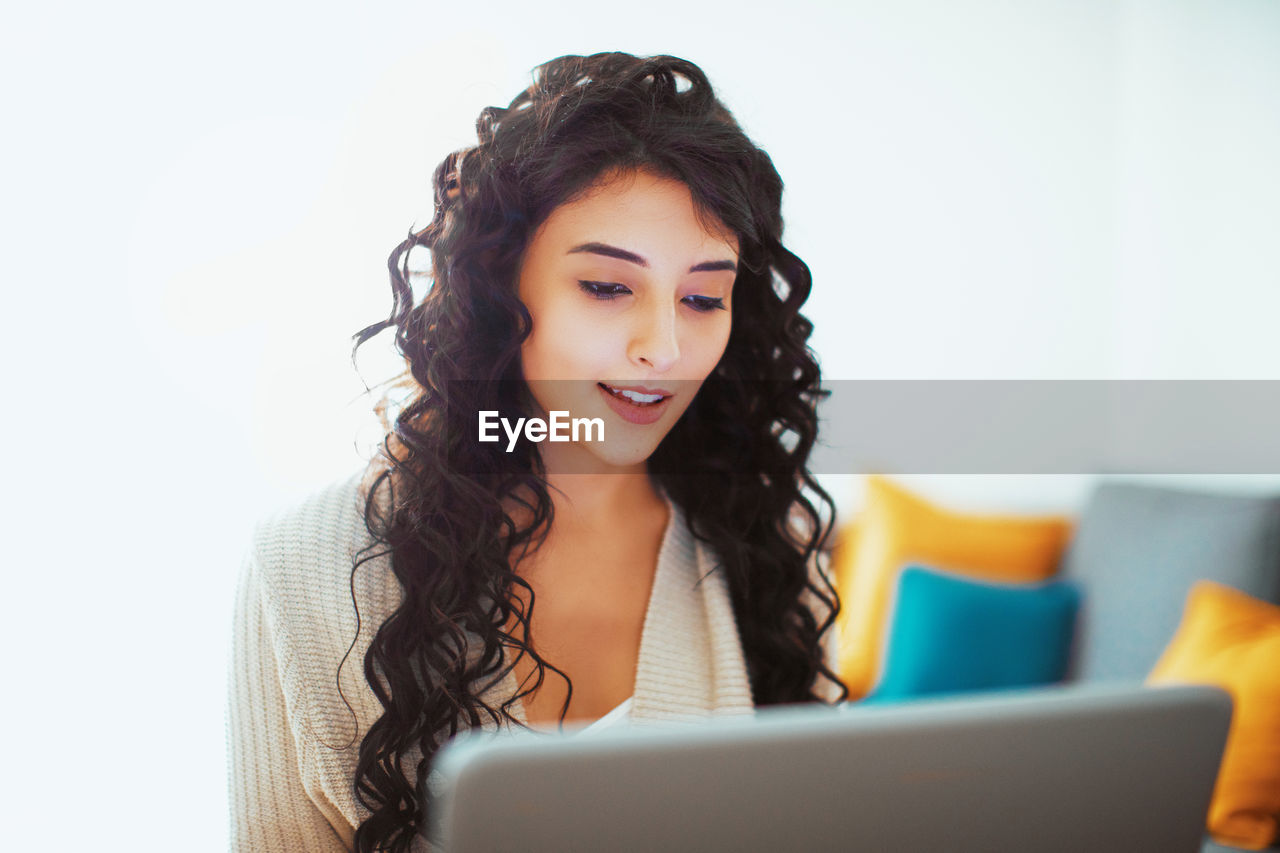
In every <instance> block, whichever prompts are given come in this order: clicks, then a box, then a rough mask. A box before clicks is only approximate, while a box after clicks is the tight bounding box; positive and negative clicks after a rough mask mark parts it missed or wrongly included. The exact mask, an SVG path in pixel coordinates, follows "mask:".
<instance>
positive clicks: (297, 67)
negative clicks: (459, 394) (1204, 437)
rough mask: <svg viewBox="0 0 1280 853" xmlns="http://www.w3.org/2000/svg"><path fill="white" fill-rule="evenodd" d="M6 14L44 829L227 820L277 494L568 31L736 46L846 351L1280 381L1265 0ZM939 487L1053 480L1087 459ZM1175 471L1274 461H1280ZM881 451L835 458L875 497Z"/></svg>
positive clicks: (886, 374)
mask: <svg viewBox="0 0 1280 853" xmlns="http://www.w3.org/2000/svg"><path fill="white" fill-rule="evenodd" d="M5 17H6V18H7V19H8V21H7V23H6V25H5V26H4V27H3V28H0V29H2V30H3V35H0V44H3V50H0V65H2V66H3V71H4V74H3V80H4V83H3V84H2V85H3V86H4V97H3V105H4V113H5V119H6V121H5V124H6V132H5V134H4V138H3V141H0V147H2V148H3V152H4V156H3V157H2V158H0V170H2V172H3V196H4V198H5V202H4V206H3V214H2V215H3V217H4V221H3V229H2V233H3V236H4V243H5V258H6V260H7V261H8V264H7V269H6V275H5V294H6V303H7V304H6V310H5V316H7V317H8V318H9V323H8V325H9V328H10V330H11V332H10V334H8V335H6V336H4V339H3V343H2V344H0V345H2V346H3V347H4V355H5V362H6V364H7V365H8V377H9V379H10V387H11V391H12V397H11V404H10V405H9V406H8V407H6V410H7V413H8V414H7V415H6V417H5V419H4V427H3V429H4V438H5V443H6V446H7V448H8V452H7V453H6V455H5V467H6V469H7V470H8V471H10V483H11V486H12V487H11V489H10V492H9V495H8V497H7V499H6V501H7V504H8V505H7V506H6V507H5V510H6V511H5V513H4V517H5V519H6V522H5V526H6V528H7V529H8V530H7V533H8V535H7V539H8V541H9V548H8V553H9V561H8V565H9V570H8V573H7V574H8V582H7V584H6V587H7V596H6V600H8V601H9V602H10V606H9V610H10V618H9V619H8V620H7V624H8V629H9V630H8V633H9V636H10V637H12V638H13V639H14V640H16V641H18V643H19V644H20V645H18V646H17V648H15V649H14V651H12V652H11V653H10V654H9V655H8V656H7V665H8V667H9V672H10V675H9V685H10V686H9V690H8V692H7V696H8V698H7V701H6V702H5V703H4V704H5V710H4V711H3V712H2V713H3V715H4V722H5V723H6V726H7V728H8V729H9V731H10V732H11V733H12V735H13V737H12V740H13V746H12V747H11V748H10V750H9V755H8V761H7V764H8V766H9V767H10V771H9V773H7V774H6V775H5V779H4V780H3V781H2V782H0V786H3V795H2V796H0V800H3V801H4V802H6V803H7V804H9V806H10V807H11V808H13V809H14V811H13V812H12V818H11V820H10V821H9V822H8V826H9V831H10V837H11V838H12V844H13V846H15V847H17V848H22V847H27V846H35V845H37V844H38V845H40V846H41V847H42V848H48V847H50V846H52V847H53V848H54V849H64V848H65V849H83V848H84V847H86V846H87V845H88V844H89V843H90V842H89V841H88V840H86V839H92V842H91V843H92V846H93V848H94V849H108V850H114V849H126V848H127V849H135V850H136V849H172V847H173V843H172V842H171V841H167V840H166V839H173V838H181V839H182V842H181V845H180V846H181V847H182V848H183V849H185V850H193V851H202V850H210V851H212V850H223V849H225V848H226V823H227V819H226V793H225V788H226V777H225V768H224V759H223V725H224V723H223V708H224V690H225V688H224V685H225V666H226V663H225V660H226V655H227V650H228V641H229V631H230V614H231V595H232V591H233V588H234V583H235V578H236V572H237V570H238V567H239V561H240V556H241V554H242V552H243V550H244V548H245V546H246V544H247V541H248V536H249V531H250V528H251V524H252V521H253V520H254V519H255V518H257V517H259V516H261V515H262V514H263V513H264V512H266V511H268V510H269V509H271V508H273V507H275V506H278V505H281V504H284V503H288V502H291V501H294V500H297V499H298V498H300V497H301V496H303V495H305V494H306V493H308V492H309V491H312V490H314V489H315V488H317V487H319V486H321V485H323V484H325V483H327V482H329V481H331V480H334V479H336V478H339V477H342V476H345V475H346V474H347V473H349V472H351V471H352V470H354V469H355V468H356V467H357V466H359V465H360V464H362V460H363V459H364V458H367V456H368V455H369V453H370V452H371V447H372V446H373V444H374V443H376V441H377V440H378V438H379V435H378V433H377V428H376V422H375V421H374V420H373V418H372V416H371V415H370V405H371V403H372V399H371V398H370V397H368V396H366V395H365V394H364V391H365V387H366V383H367V384H368V385H369V386H372V385H375V384H376V383H377V382H379V381H382V380H384V379H386V378H388V377H389V376H390V375H391V374H392V373H393V372H394V370H395V369H396V367H397V365H396V363H395V361H394V359H393V358H392V357H391V356H390V353H389V349H388V347H386V346H385V345H384V346H379V342H375V343H374V344H371V345H369V346H368V347H366V348H365V352H363V353H362V356H361V359H360V362H359V368H360V373H357V371H356V370H355V368H353V365H352V363H351V358H350V349H351V335H352V334H354V333H355V332H356V331H358V330H359V329H360V328H362V327H364V326H366V325H368V324H370V323H372V322H374V321H376V320H378V319H381V318H382V317H384V316H385V315H386V313H387V312H388V311H389V309H390V299H389V293H390V291H389V288H388V285H387V275H386V269H385V263H386V257H387V255H388V253H389V252H390V251H391V249H392V248H393V247H394V246H395V245H396V243H397V242H399V240H400V239H401V238H402V237H403V235H405V234H406V233H407V232H408V231H409V229H410V228H413V227H415V224H416V225H417V227H421V225H422V224H425V222H426V221H427V220H428V219H429V217H430V213H431V210H430V194H429V192H428V186H429V179H430V174H431V171H432V170H433V168H434V166H435V165H436V163H438V162H439V160H440V159H441V158H442V157H443V156H444V155H445V154H446V153H448V152H449V151H451V150H453V149H455V148H459V147H462V146H465V145H467V144H469V143H470V142H471V141H472V140H473V138H474V135H473V128H474V122H475V117H476V115H477V114H478V113H479V111H480V109H481V108H482V107H484V106H486V105H489V104H499V105H505V104H506V103H507V102H508V101H509V100H510V99H511V97H512V96H514V95H515V93H516V92H518V91H519V90H520V89H522V88H523V87H524V86H526V85H527V83H528V82H529V72H530V69H532V68H533V66H535V65H537V64H539V63H541V62H543V61H545V60H547V59H550V58H552V57H554V56H558V55H561V54H564V53H592V52H596V51H601V50H626V51H629V52H633V53H642V54H651V53H671V54H676V55H680V56H684V57H686V58H689V59H691V60H693V61H695V62H697V63H698V64H699V65H701V66H702V68H703V69H704V70H705V71H706V72H707V74H708V75H709V76H710V78H711V80H712V83H713V84H714V85H715V86H716V87H717V89H718V90H719V93H720V95H721V96H722V98H723V99H724V100H725V102H726V103H727V104H728V105H729V106H730V108H731V109H733V110H734V112H735V113H736V115H737V116H738V118H739V119H740V121H741V123H742V124H743V125H744V127H745V128H746V130H747V132H748V133H749V134H750V135H751V136H752V137H753V138H754V139H755V140H756V141H757V142H758V143H759V144H760V145H762V146H763V147H764V148H765V149H766V150H768V151H769V152H770V154H771V155H772V157H773V159H774V162H775V164H776V165H777V167H778V169H779V171H780V173H781V174H782V176H783V178H784V180H785V181H786V183H787V194H786V200H785V209H784V212H785V215H786V220H787V235H786V236H787V242H788V244H789V246H790V247H791V248H792V249H793V250H794V251H795V252H796V253H797V254H799V255H800V256H801V257H802V258H804V259H805V260H806V261H807V262H808V263H809V265H810V267H811V269H812V271H813V274H814V281H815V285H814V291H813V296H812V298H811V301H810V309H809V312H808V313H809V316H810V317H811V318H813V319H814V321H815V324H816V331H815V333H814V337H813V341H812V343H813V347H814V349H815V350H816V351H817V353H818V354H819V356H820V358H821V361H822V365H823V369H824V375H825V376H826V377H827V378H829V379H889V378H892V379H1015V378H1016V379H1280V337H1278V336H1277V333H1276V318H1277V317H1280V240H1278V239H1276V235H1277V234H1280V158H1277V157H1276V156H1275V152H1276V151H1280V50H1277V45H1278V44H1280V4H1276V3H1274V2H1270V0H1252V2H1247V1H1246V0H1201V1H1200V2H1188V0H1165V1H1164V2H1146V0H1116V2H1098V1H1097V0H1095V2H1080V0H1037V2H1025V3H1008V2H978V0H965V2H941V0H937V2H926V0H909V2H900V3H893V4H882V3H871V2H857V0H842V2H839V3H837V2H813V0H808V1H807V2H806V0H795V2H790V3H787V4H783V6H782V7H774V6H772V5H769V6H766V5H764V4H752V3H748V4H745V5H742V6H738V7H735V8H734V9H733V10H732V11H731V10H730V9H729V7H726V6H724V5H723V4H711V3H703V2H686V3H681V4H678V5H676V6H673V7H672V8H670V9H663V8H659V7H654V6H644V7H631V8H628V9H625V10H621V11H613V10H612V9H611V8H610V9H606V7H603V6H601V5H600V4H597V3H584V2H574V0H570V1H569V2H565V3H561V4H558V5H557V6H555V7H554V9H553V8H552V7H535V6H534V5H532V4H526V3H510V2H505V0H503V2H489V3H485V4H473V5H470V6H463V7H461V8H455V7H448V8H444V7H440V6H439V5H435V4H423V3H406V2H399V0H385V2H378V3H373V4H369V5H367V6H364V7H362V8H361V10H360V11H356V9H355V7H341V8H340V7H338V6H336V5H330V6H325V5H320V6H316V5H314V4H313V5H306V6H304V5H300V4H294V3H287V2H270V0H269V2H265V3H264V2H258V3H252V4H250V3H246V2H238V0H231V2H225V3H221V4H217V5H204V6H198V7H197V6H190V5H189V4H178V5H175V4H162V3H145V2H129V1H128V0H126V2H122V3H117V4H108V5H102V4H87V3H83V2H81V3H70V4H61V5H57V6H52V5H46V6H34V5H29V6H27V7H24V8H23V9H22V10H21V11H10V12H8V13H6V16H5ZM15 332H16V334H14V333H15ZM362 377H363V378H362ZM908 479H909V480H910V482H911V483H912V485H913V487H915V488H919V489H921V490H922V491H924V492H925V493H927V494H929V495H931V496H932V497H934V498H936V499H937V500H939V501H941V502H950V503H952V504H958V505H962V506H965V507H970V508H975V509H986V508H989V509H995V510H1009V511H1036V512H1038V511H1052V512H1071V511H1073V510H1074V509H1076V508H1077V507H1078V506H1079V504H1080V502H1081V501H1082V500H1083V497H1084V495H1085V494H1086V493H1087V491H1088V489H1089V488H1090V486H1091V485H1092V478H1090V477H1087V476H1084V475H1080V476H1055V477H1047V476H1040V477H1031V476H1025V477H1019V476H1001V477H990V476H985V477H984V476H974V477H956V476H950V477H923V476H917V477H912V478H908ZM1156 479H1159V478H1156ZM1164 479H1168V478H1164ZM1175 479H1177V478H1175ZM1181 479H1182V480H1186V479H1194V480H1195V481H1196V482H1197V483H1203V484H1206V485H1210V486H1212V487H1214V488H1221V489H1225V490H1234V491H1243V492H1254V493H1259V492H1274V491H1280V476H1277V475H1274V474H1266V473H1259V474H1258V475H1253V476H1231V477H1225V476H1224V477H1197V478H1185V477H1184V478H1181ZM859 480H860V478H856V477H852V476H848V477H843V476H830V477H827V478H825V481H826V483H827V485H828V486H829V487H830V489H831V491H832V493H833V495H834V496H835V497H836V498H837V500H838V502H839V503H840V505H841V509H842V510H844V511H852V510H853V509H855V508H856V507H857V505H858V501H859V500H860V497H859V496H860V494H861V493H860V482H859ZM14 833H16V837H14Z"/></svg>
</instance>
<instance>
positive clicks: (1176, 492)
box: [1063, 481, 1280, 681]
mask: <svg viewBox="0 0 1280 853" xmlns="http://www.w3.org/2000/svg"><path fill="white" fill-rule="evenodd" d="M1063 574H1064V575H1065V576H1066V577H1069V578H1072V579H1074V580H1077V581H1080V582H1081V583H1082V584H1083V589H1084V601H1083V603H1082V606H1081V609H1080V617H1079V623H1078V627H1077V631H1076V646H1075V649H1074V651H1073V655H1072V666H1071V675H1072V677H1074V678H1078V679H1084V680H1125V681H1133V680H1139V681H1140V680H1142V679H1143V678H1145V677H1146V675H1147V673H1148V672H1149V671H1150V669H1151V667H1152V666H1154V665H1155V662H1156V660H1157V659H1158V658H1159V657H1160V653H1161V652H1162V651H1164V647H1165V645H1166V644H1167V643H1168V642H1169V640H1170V638H1172V637H1173V633H1174V630H1175V629H1176V628H1177V627H1178V622H1179V621H1180V620H1181V618H1182V607H1183V603H1184V602H1185V600H1186V596H1187V592H1188V591H1189V590H1190V588H1191V585H1192V584H1193V583H1195V581H1197V580H1200V579H1208V580H1213V581H1217V582H1219V583H1223V584H1226V585H1228V586H1232V587H1235V588H1236V589H1238V590H1240V591H1241V592H1245V593H1248V594H1249V595H1253V596H1256V597H1258V598H1262V599H1264V600H1266V601H1271V602H1276V603H1280V497H1248V496H1240V495H1222V494H1212V493H1204V492H1194V491H1185V490H1181V489H1170V488H1164V487H1157V486H1150V485H1145V484H1141V483H1126V482H1111V481H1109V482H1103V483H1101V484H1100V485H1099V486H1098V487H1097V488H1096V489H1095V491H1094V493H1093V495H1092V496H1091V497H1090V499H1089V501H1088V503H1087V504H1086V506H1085V508H1084V512H1083V513H1082V514H1081V517H1080V523H1079V527H1078V528H1077V530H1076V533H1075V536H1074V537H1073V540H1072V542H1071V545H1070V546H1069V547H1068V549H1067V554H1066V557H1065V563H1064V566H1063Z"/></svg>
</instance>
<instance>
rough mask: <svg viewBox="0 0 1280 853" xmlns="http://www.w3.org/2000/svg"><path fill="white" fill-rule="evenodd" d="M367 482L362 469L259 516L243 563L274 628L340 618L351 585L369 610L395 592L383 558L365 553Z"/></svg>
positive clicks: (367, 538) (367, 537)
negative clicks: (250, 571)
mask: <svg viewBox="0 0 1280 853" xmlns="http://www.w3.org/2000/svg"><path fill="white" fill-rule="evenodd" d="M367 479H368V473H367V470H364V469H362V470H359V471H356V472H354V473H352V474H350V475H348V476H346V477H343V478H342V479H340V480H335V481H333V482H331V483H329V484H328V485H326V486H324V487H323V488H320V489H317V490H316V491H314V492H312V493H311V494H309V495H307V496H306V497H305V498H303V499H302V500H299V501H296V502H294V503H293V504H290V505H287V506H285V507H282V508H280V509H277V510H275V511H273V512H270V513H268V514H266V515H264V516H263V517H262V518H261V519H259V521H258V522H257V524H256V525H255V527H254V532H253V539H252V545H251V553H250V559H252V560H253V562H254V570H255V573H256V575H257V582H258V584H259V585H260V586H261V588H262V592H263V593H264V595H265V596H266V598H267V600H268V609H269V610H271V611H274V614H273V615H275V616H276V617H278V619H277V622H278V624H279V625H280V627H284V626H285V624H290V623H291V624H292V625H293V626H295V627H305V626H308V625H310V626H316V627H318V625H319V624H322V623H329V622H332V621H333V620H334V619H335V618H341V617H343V616H345V614H346V612H347V611H349V610H351V606H352V601H351V594H352V590H353V583H354V585H355V586H356V587H357V589H356V591H357V594H358V595H359V596H360V597H362V598H364V599H366V600H371V603H372V604H374V605H378V604H381V603H384V602H383V599H384V598H386V596H387V594H388V593H394V592H395V591H397V589H398V587H397V585H396V583H395V579H394V575H392V574H391V573H390V571H389V570H388V569H387V567H386V566H385V565H384V563H385V558H380V557H378V556H377V555H376V554H372V553H371V552H370V548H369V546H370V545H371V544H373V538H372V536H371V534H370V533H369V530H368V527H367V526H366V525H365V494H366V484H367ZM365 557H370V558H371V559H368V560H367V561H365V562H364V563H362V566H364V567H365V570H364V571H360V572H357V573H356V580H355V581H353V574H352V571H353V569H354V568H355V567H356V563H357V561H358V560H361V559H362V558H365ZM352 615H353V616H354V614H352Z"/></svg>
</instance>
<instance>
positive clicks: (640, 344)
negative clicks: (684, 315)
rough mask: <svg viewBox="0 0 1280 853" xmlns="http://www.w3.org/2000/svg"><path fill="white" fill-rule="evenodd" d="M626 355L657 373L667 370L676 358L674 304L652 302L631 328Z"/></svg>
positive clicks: (678, 355) (678, 353)
mask: <svg viewBox="0 0 1280 853" xmlns="http://www.w3.org/2000/svg"><path fill="white" fill-rule="evenodd" d="M627 357H628V358H629V359H631V360H632V361H634V362H638V363H641V364H645V365H647V366H648V367H650V368H652V369H653V370H656V371H657V372H659V373H663V372H666V371H667V370H670V369H671V368H672V367H673V366H674V365H675V363H676V362H677V361H679V360H680V342H679V341H678V340H677V339H676V312H675V308H674V307H671V306H663V307H656V306H655V307H654V308H653V309H652V310H649V311H646V312H645V313H644V315H643V316H642V317H641V318H640V319H639V320H638V322H637V325H636V327H635V329H634V330H633V332H632V335H631V341H630V343H629V345H628V348H627Z"/></svg>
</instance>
